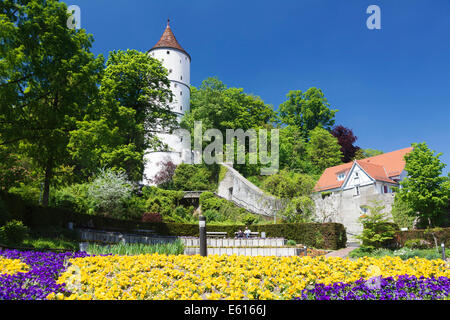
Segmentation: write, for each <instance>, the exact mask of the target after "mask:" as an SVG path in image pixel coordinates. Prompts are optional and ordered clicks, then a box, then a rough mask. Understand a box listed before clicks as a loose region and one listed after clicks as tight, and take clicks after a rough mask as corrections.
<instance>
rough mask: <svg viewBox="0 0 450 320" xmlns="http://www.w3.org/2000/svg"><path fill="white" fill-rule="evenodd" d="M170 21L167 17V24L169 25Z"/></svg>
mask: <svg viewBox="0 0 450 320" xmlns="http://www.w3.org/2000/svg"><path fill="white" fill-rule="evenodd" d="M169 23H170V19H169V18H167V26H169Z"/></svg>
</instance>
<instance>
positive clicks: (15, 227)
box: [0, 220, 28, 244]
mask: <svg viewBox="0 0 450 320" xmlns="http://www.w3.org/2000/svg"><path fill="white" fill-rule="evenodd" d="M27 235H28V227H26V226H24V225H23V223H22V221H17V220H11V221H8V222H7V223H6V224H5V225H4V226H3V227H0V240H1V241H2V242H4V243H6V244H20V243H22V242H23V240H24V239H25V238H26V237H27Z"/></svg>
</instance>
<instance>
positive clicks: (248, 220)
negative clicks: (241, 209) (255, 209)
mask: <svg viewBox="0 0 450 320" xmlns="http://www.w3.org/2000/svg"><path fill="white" fill-rule="evenodd" d="M258 221H261V218H260V216H258V215H256V214H252V213H247V214H246V215H245V216H244V219H242V222H243V223H244V224H245V225H246V226H250V225H252V224H255V223H257V222H258Z"/></svg>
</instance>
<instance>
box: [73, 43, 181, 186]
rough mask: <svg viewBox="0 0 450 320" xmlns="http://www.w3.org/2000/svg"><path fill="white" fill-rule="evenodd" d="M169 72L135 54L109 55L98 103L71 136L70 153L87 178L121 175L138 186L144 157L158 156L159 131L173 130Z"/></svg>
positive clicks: (92, 106)
mask: <svg viewBox="0 0 450 320" xmlns="http://www.w3.org/2000/svg"><path fill="white" fill-rule="evenodd" d="M167 74H168V73H167V70H166V69H165V68H164V67H163V66H162V64H161V63H160V62H159V61H158V60H156V59H153V58H151V57H149V56H148V55H147V54H145V53H142V52H138V51H136V50H127V51H120V50H119V51H113V52H111V53H110V55H109V57H108V60H107V62H106V69H105V71H104V75H103V77H102V79H101V86H100V93H99V99H98V100H97V101H95V103H92V104H91V105H90V108H91V110H90V112H89V115H88V116H86V117H85V118H84V119H83V120H82V121H78V122H77V126H78V129H77V130H73V131H72V132H71V140H70V143H69V148H70V152H71V154H72V156H73V158H74V159H75V160H77V161H78V162H79V163H80V164H81V165H82V166H83V167H84V168H85V174H89V173H90V172H93V171H94V170H95V169H96V168H98V167H104V166H107V167H109V168H112V169H124V170H125V171H126V172H127V175H128V177H129V178H130V179H131V180H132V181H140V180H141V179H142V175H143V170H144V160H143V156H144V152H145V150H147V149H148V148H150V149H153V150H162V149H164V146H163V145H162V143H161V141H160V139H159V138H158V137H157V135H156V132H157V131H158V130H157V128H166V129H168V130H169V131H170V130H171V129H174V128H175V126H176V124H177V122H176V116H175V114H174V113H173V112H172V111H171V109H170V106H169V102H170V101H171V100H172V93H171V91H170V81H169V80H168V78H167Z"/></svg>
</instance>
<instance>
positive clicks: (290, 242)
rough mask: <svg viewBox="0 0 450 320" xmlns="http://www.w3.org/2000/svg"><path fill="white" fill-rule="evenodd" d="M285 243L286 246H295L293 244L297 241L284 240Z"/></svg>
mask: <svg viewBox="0 0 450 320" xmlns="http://www.w3.org/2000/svg"><path fill="white" fill-rule="evenodd" d="M286 245H287V246H295V245H297V242H295V240H288V241H286Z"/></svg>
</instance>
